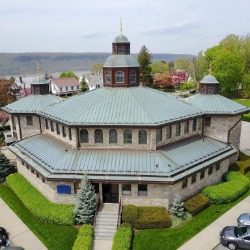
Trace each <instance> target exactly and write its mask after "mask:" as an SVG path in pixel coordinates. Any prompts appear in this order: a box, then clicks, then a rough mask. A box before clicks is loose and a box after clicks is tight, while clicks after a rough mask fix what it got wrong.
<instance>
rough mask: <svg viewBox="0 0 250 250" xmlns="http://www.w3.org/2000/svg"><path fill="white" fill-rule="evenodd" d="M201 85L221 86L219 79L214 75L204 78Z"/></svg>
mask: <svg viewBox="0 0 250 250" xmlns="http://www.w3.org/2000/svg"><path fill="white" fill-rule="evenodd" d="M200 83H208V84H219V82H218V81H217V79H216V78H215V77H214V76H212V75H206V76H204V77H203V79H202V80H201V81H200Z"/></svg>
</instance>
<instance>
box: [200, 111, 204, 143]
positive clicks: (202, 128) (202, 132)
mask: <svg viewBox="0 0 250 250" xmlns="http://www.w3.org/2000/svg"><path fill="white" fill-rule="evenodd" d="M204 124H205V115H203V116H202V126H201V137H202V138H203V142H204Z"/></svg>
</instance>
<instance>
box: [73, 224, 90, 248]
mask: <svg viewBox="0 0 250 250" xmlns="http://www.w3.org/2000/svg"><path fill="white" fill-rule="evenodd" d="M93 239H94V232H93V226H91V225H88V224H84V225H82V226H81V228H80V230H79V233H78V235H77V238H76V240H75V243H74V246H73V248H72V250H92V246H93Z"/></svg>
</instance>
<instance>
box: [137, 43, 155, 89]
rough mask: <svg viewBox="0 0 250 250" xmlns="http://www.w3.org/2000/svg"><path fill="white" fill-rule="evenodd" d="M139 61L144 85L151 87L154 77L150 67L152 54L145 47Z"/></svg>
mask: <svg viewBox="0 0 250 250" xmlns="http://www.w3.org/2000/svg"><path fill="white" fill-rule="evenodd" d="M137 60H138V63H139V65H140V71H141V75H140V78H141V81H142V83H143V84H144V85H146V86H149V87H151V86H152V84H153V77H152V75H151V73H152V69H151V67H150V64H151V63H152V54H151V53H150V52H149V50H148V49H147V48H146V46H145V45H143V46H142V47H141V50H140V52H139V54H138V59H137Z"/></svg>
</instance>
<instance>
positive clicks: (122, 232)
mask: <svg viewBox="0 0 250 250" xmlns="http://www.w3.org/2000/svg"><path fill="white" fill-rule="evenodd" d="M132 236H133V231H132V228H131V226H130V227H129V226H128V224H127V223H126V225H125V226H124V225H123V224H121V225H120V227H119V228H118V229H117V230H116V233H115V236H114V239H113V245H112V250H130V249H131V244H132Z"/></svg>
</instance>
